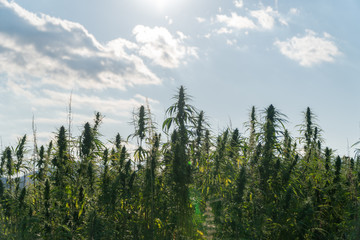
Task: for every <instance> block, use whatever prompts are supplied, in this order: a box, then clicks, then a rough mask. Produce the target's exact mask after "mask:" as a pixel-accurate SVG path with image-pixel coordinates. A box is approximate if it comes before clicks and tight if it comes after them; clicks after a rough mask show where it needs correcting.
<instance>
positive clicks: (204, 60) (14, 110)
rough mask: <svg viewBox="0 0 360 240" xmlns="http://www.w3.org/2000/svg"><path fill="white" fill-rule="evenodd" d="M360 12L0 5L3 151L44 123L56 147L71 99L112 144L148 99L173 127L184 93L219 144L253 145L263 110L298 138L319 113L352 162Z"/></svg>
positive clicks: (136, 4)
mask: <svg viewBox="0 0 360 240" xmlns="http://www.w3.org/2000/svg"><path fill="white" fill-rule="evenodd" d="M359 12H360V2H359V1H358V0H344V1H335V0H316V1H301V0H291V1H283V0H275V1H270V0H266V1H265V0H264V1H256V0H235V1H231V0H227V1H224V0H212V1H205V0H197V1H190V0H152V1H148V0H131V1H118V0H106V1H95V0H77V1H69V0H62V1H56V0H31V1H30V0H16V1H8V0H0V98H1V101H0V136H1V145H2V147H4V146H7V145H12V146H13V145H15V144H16V143H17V139H18V138H19V137H20V136H22V135H23V134H28V135H29V137H30V136H31V135H32V119H33V118H34V121H35V125H36V131H37V139H38V142H39V143H40V144H44V143H46V142H48V140H50V139H53V138H54V133H55V132H56V131H57V129H58V128H59V127H60V126H61V125H66V124H67V115H68V110H69V102H70V96H71V110H72V119H73V120H72V128H73V132H79V131H81V128H82V126H83V124H84V123H85V122H86V121H91V120H92V119H93V116H94V113H95V112H97V111H99V112H101V113H102V114H103V115H104V116H105V117H104V120H103V125H102V127H101V132H102V134H103V135H104V137H105V138H106V139H109V140H112V139H114V137H115V133H116V132H119V133H120V134H121V135H122V136H123V137H124V138H126V136H127V135H129V134H130V133H132V132H133V126H132V125H131V124H130V122H131V119H132V112H133V110H134V109H136V108H138V107H139V106H140V105H141V104H145V103H146V99H147V102H148V103H149V105H150V108H151V111H152V113H153V114H154V118H155V121H156V122H159V123H160V125H161V123H162V121H163V120H164V119H165V111H166V109H167V108H168V107H169V106H170V105H171V104H172V103H173V101H174V100H173V99H172V97H173V96H174V95H175V94H176V92H177V89H178V88H179V86H181V85H183V86H185V87H186V89H187V93H188V94H189V95H191V96H192V102H191V103H192V105H194V106H195V107H196V108H197V109H200V110H204V111H205V114H206V116H207V118H208V121H209V123H210V124H211V126H212V130H213V132H214V133H215V134H216V133H218V132H221V131H222V130H223V129H224V128H226V127H228V126H231V127H233V128H235V127H238V128H239V129H240V131H241V132H242V133H243V134H245V135H246V133H245V127H244V125H243V124H244V122H246V121H248V118H249V112H250V109H251V107H252V106H255V107H256V108H257V110H258V111H259V113H260V112H261V111H263V110H264V109H265V108H266V107H268V106H269V105H270V104H273V105H274V106H275V108H277V109H278V110H279V111H280V112H282V113H283V114H285V115H286V116H287V120H288V122H287V123H286V126H287V127H288V128H289V130H290V132H291V133H292V135H293V136H294V137H298V136H299V127H298V125H299V124H301V123H302V122H303V119H304V113H303V112H304V111H305V110H306V108H307V107H310V108H311V109H312V111H313V112H314V113H315V115H316V116H317V119H316V122H317V124H318V125H319V126H320V128H321V129H322V136H323V138H324V139H325V143H324V145H325V146H329V147H331V148H333V149H337V153H338V154H341V155H343V154H348V152H350V154H351V155H352V154H353V152H354V147H351V146H352V144H354V143H355V142H357V141H358V140H359V137H360V111H359V103H360V101H359V98H360V97H359V96H360V95H359V93H358V92H359V89H360V83H359V80H360V79H359V73H360V67H359V66H360V65H359V63H360V41H359V38H360V25H359V24H358V23H359V22H360V15H359V14H358V13H359ZM160 127H161V126H159V129H160ZM159 131H161V130H159ZM30 139H31V137H30ZM29 144H31V143H29Z"/></svg>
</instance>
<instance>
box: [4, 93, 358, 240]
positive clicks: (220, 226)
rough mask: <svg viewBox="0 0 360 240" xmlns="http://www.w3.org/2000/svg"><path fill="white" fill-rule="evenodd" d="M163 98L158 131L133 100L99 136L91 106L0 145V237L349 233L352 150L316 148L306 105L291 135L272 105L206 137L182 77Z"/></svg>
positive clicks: (354, 176) (353, 219) (354, 180)
mask: <svg viewBox="0 0 360 240" xmlns="http://www.w3.org/2000/svg"><path fill="white" fill-rule="evenodd" d="M174 102H175V103H174V104H173V105H172V106H170V107H169V108H168V110H167V112H166V120H165V121H164V122H163V124H162V132H163V136H162V137H161V135H160V131H159V130H158V129H157V128H156V126H155V123H153V121H152V116H151V112H150V109H149V108H148V107H144V106H141V107H140V108H139V109H137V110H136V111H135V113H134V116H133V124H134V126H135V130H134V133H133V134H131V135H130V136H129V137H128V138H127V139H123V138H121V136H120V135H119V134H117V135H115V138H114V141H113V142H112V143H111V145H109V144H104V143H103V142H102V141H101V140H100V136H101V135H100V133H99V127H100V125H101V120H102V116H101V115H100V114H99V113H98V114H96V116H95V120H94V123H92V124H91V123H86V124H85V125H84V127H83V131H82V133H81V135H80V136H79V137H73V136H71V134H70V131H69V129H66V128H65V127H60V128H59V130H58V133H57V134H56V137H55V138H54V141H51V142H50V143H49V144H48V145H47V146H40V147H39V148H38V147H37V146H36V144H35V146H34V149H32V150H30V149H29V148H28V147H27V145H26V143H27V137H26V135H25V136H24V137H23V138H21V139H19V143H18V145H17V146H16V147H15V148H11V147H6V148H5V149H4V150H3V152H2V155H1V166H0V176H1V177H2V179H3V181H0V239H53V240H55V239H61V240H63V239H146V240H151V239H299V240H300V239H358V236H360V222H359V213H360V207H359V197H360V194H359V193H358V191H359V190H360V189H359V187H360V185H359V183H360V160H359V159H356V161H355V160H354V159H352V158H349V157H339V156H335V155H334V151H333V150H331V149H330V148H324V147H323V144H324V142H323V140H322V138H321V129H320V128H319V126H317V124H316V122H315V117H314V114H313V113H312V112H311V110H310V108H307V110H306V111H305V112H304V121H303V123H302V124H300V125H299V130H300V135H301V137H300V138H298V139H294V138H293V137H291V136H290V134H289V132H288V131H287V130H286V128H285V123H286V117H285V115H283V114H281V113H280V112H279V111H278V110H277V109H276V108H275V107H274V106H273V105H270V106H269V107H268V108H266V109H265V110H264V111H262V112H260V113H258V111H256V109H255V107H253V108H252V110H251V113H250V119H249V121H248V122H247V123H246V124H245V128H246V129H245V131H244V134H241V133H240V131H239V129H237V128H235V129H233V128H227V129H225V130H224V131H223V132H221V133H219V134H218V135H217V136H213V135H214V134H213V133H212V132H211V129H210V126H209V125H208V124H207V122H206V117H205V115H204V112H203V111H198V110H196V108H195V107H193V106H192V105H191V104H190V98H189V96H188V95H187V94H186V91H185V89H184V88H183V87H180V89H179V91H178V94H177V95H176V96H175V97H174ZM164 139H166V140H164ZM127 141H132V142H133V143H135V145H136V147H135V149H134V150H132V151H128V150H127V148H126V146H128V145H127V144H126V143H127Z"/></svg>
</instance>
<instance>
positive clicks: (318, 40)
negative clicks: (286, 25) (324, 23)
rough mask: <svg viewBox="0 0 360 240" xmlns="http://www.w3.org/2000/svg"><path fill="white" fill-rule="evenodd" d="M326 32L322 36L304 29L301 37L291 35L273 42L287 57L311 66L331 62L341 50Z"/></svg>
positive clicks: (305, 65)
mask: <svg viewBox="0 0 360 240" xmlns="http://www.w3.org/2000/svg"><path fill="white" fill-rule="evenodd" d="M331 39H332V37H331V36H330V34H328V33H324V36H323V37H319V36H317V34H316V33H315V32H313V31H311V30H306V34H305V36H303V37H296V36H294V37H292V38H290V39H287V40H286V41H276V42H275V43H274V44H275V46H277V47H278V48H279V50H280V52H281V53H282V54H283V55H285V56H287V57H288V58H290V59H292V60H294V61H297V62H298V63H299V64H300V65H301V66H304V67H311V66H313V65H315V64H319V63H322V62H333V61H334V58H335V57H336V56H339V55H340V54H341V52H340V51H339V49H338V48H337V46H336V45H335V43H334V42H333V41H332V40H331Z"/></svg>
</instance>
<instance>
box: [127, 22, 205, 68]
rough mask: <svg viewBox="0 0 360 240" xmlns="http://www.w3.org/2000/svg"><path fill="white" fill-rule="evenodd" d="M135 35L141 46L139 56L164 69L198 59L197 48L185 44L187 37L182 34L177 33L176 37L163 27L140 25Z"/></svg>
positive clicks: (134, 30)
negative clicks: (190, 58) (190, 59)
mask: <svg viewBox="0 0 360 240" xmlns="http://www.w3.org/2000/svg"><path fill="white" fill-rule="evenodd" d="M133 34H134V35H135V38H136V41H137V42H138V44H139V54H140V55H141V56H144V57H147V58H149V59H151V60H152V62H153V63H154V64H157V65H160V66H162V67H166V68H176V67H179V66H180V65H181V64H184V63H186V59H187V58H189V57H195V58H197V57H198V56H197V49H196V48H195V47H188V46H186V45H185V44H184V39H186V36H185V35H184V34H183V33H182V32H177V37H176V36H173V35H172V34H171V33H170V32H169V31H168V30H167V29H166V28H163V27H154V28H150V27H146V26H143V25H138V26H136V27H135V28H134V29H133Z"/></svg>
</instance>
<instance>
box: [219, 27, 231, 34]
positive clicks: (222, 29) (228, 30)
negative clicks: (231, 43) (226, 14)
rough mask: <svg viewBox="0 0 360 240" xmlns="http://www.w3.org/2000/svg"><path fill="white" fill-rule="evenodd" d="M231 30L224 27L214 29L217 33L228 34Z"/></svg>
mask: <svg viewBox="0 0 360 240" xmlns="http://www.w3.org/2000/svg"><path fill="white" fill-rule="evenodd" d="M232 32H233V30H231V29H228V28H225V27H222V28H220V29H218V30H216V33H218V34H230V33H232Z"/></svg>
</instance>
